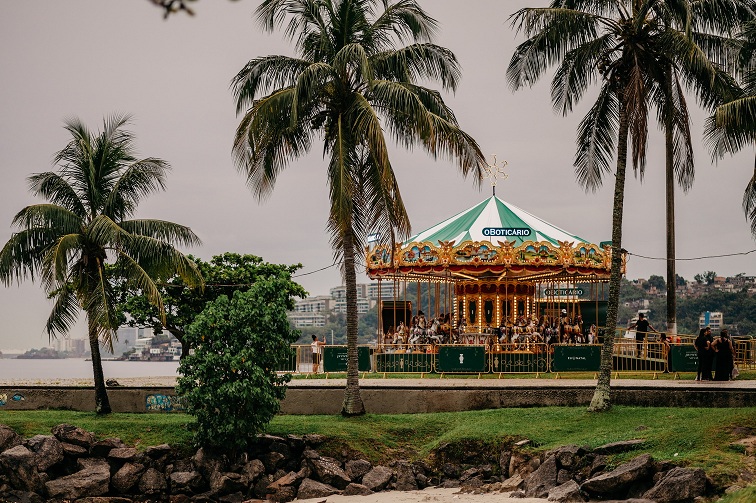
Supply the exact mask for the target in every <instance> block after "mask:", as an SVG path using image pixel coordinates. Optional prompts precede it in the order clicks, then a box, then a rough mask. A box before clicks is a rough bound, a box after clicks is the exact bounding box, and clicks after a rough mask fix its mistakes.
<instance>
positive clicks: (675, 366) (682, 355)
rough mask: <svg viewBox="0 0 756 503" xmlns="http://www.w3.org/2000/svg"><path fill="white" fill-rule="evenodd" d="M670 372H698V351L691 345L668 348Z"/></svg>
mask: <svg viewBox="0 0 756 503" xmlns="http://www.w3.org/2000/svg"><path fill="white" fill-rule="evenodd" d="M670 351H671V352H672V353H671V362H670V366H671V368H670V369H669V371H670V372H696V371H697V370H698V351H696V348H695V346H693V345H692V344H681V345H677V344H675V345H672V346H670Z"/></svg>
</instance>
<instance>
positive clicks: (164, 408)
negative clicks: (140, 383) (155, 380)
mask: <svg viewBox="0 0 756 503" xmlns="http://www.w3.org/2000/svg"><path fill="white" fill-rule="evenodd" d="M146 402H147V403H146V408H147V412H178V411H183V410H184V406H183V405H182V404H181V398H179V397H177V396H176V395H147V400H146Z"/></svg>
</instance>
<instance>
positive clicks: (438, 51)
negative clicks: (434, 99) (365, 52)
mask: <svg viewBox="0 0 756 503" xmlns="http://www.w3.org/2000/svg"><path fill="white" fill-rule="evenodd" d="M371 59H372V64H373V67H374V69H375V76H376V78H378V79H384V80H392V81H395V82H406V83H416V82H418V81H433V82H440V83H441V86H442V88H443V89H447V90H452V91H455V90H456V89H457V85H458V83H459V80H460V78H461V75H462V70H461V68H460V66H459V63H458V62H457V58H456V56H454V53H453V52H451V51H450V50H449V49H446V48H445V47H440V46H437V45H435V44H413V45H409V46H407V47H402V48H400V49H397V50H387V51H384V52H381V53H379V54H376V55H375V56H372V58H371Z"/></svg>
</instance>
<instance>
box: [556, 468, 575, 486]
mask: <svg viewBox="0 0 756 503" xmlns="http://www.w3.org/2000/svg"><path fill="white" fill-rule="evenodd" d="M570 480H572V472H570V471H569V470H559V473H557V479H556V483H557V485H558V486H561V485H562V484H566V483H567V482H569V481H570Z"/></svg>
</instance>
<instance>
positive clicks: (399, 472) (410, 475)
mask: <svg viewBox="0 0 756 503" xmlns="http://www.w3.org/2000/svg"><path fill="white" fill-rule="evenodd" d="M394 489H396V490H397V491H415V490H417V481H416V480H415V473H414V471H413V470H412V467H411V466H410V465H408V464H407V463H399V464H398V465H397V467H396V484H395V486H394Z"/></svg>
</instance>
